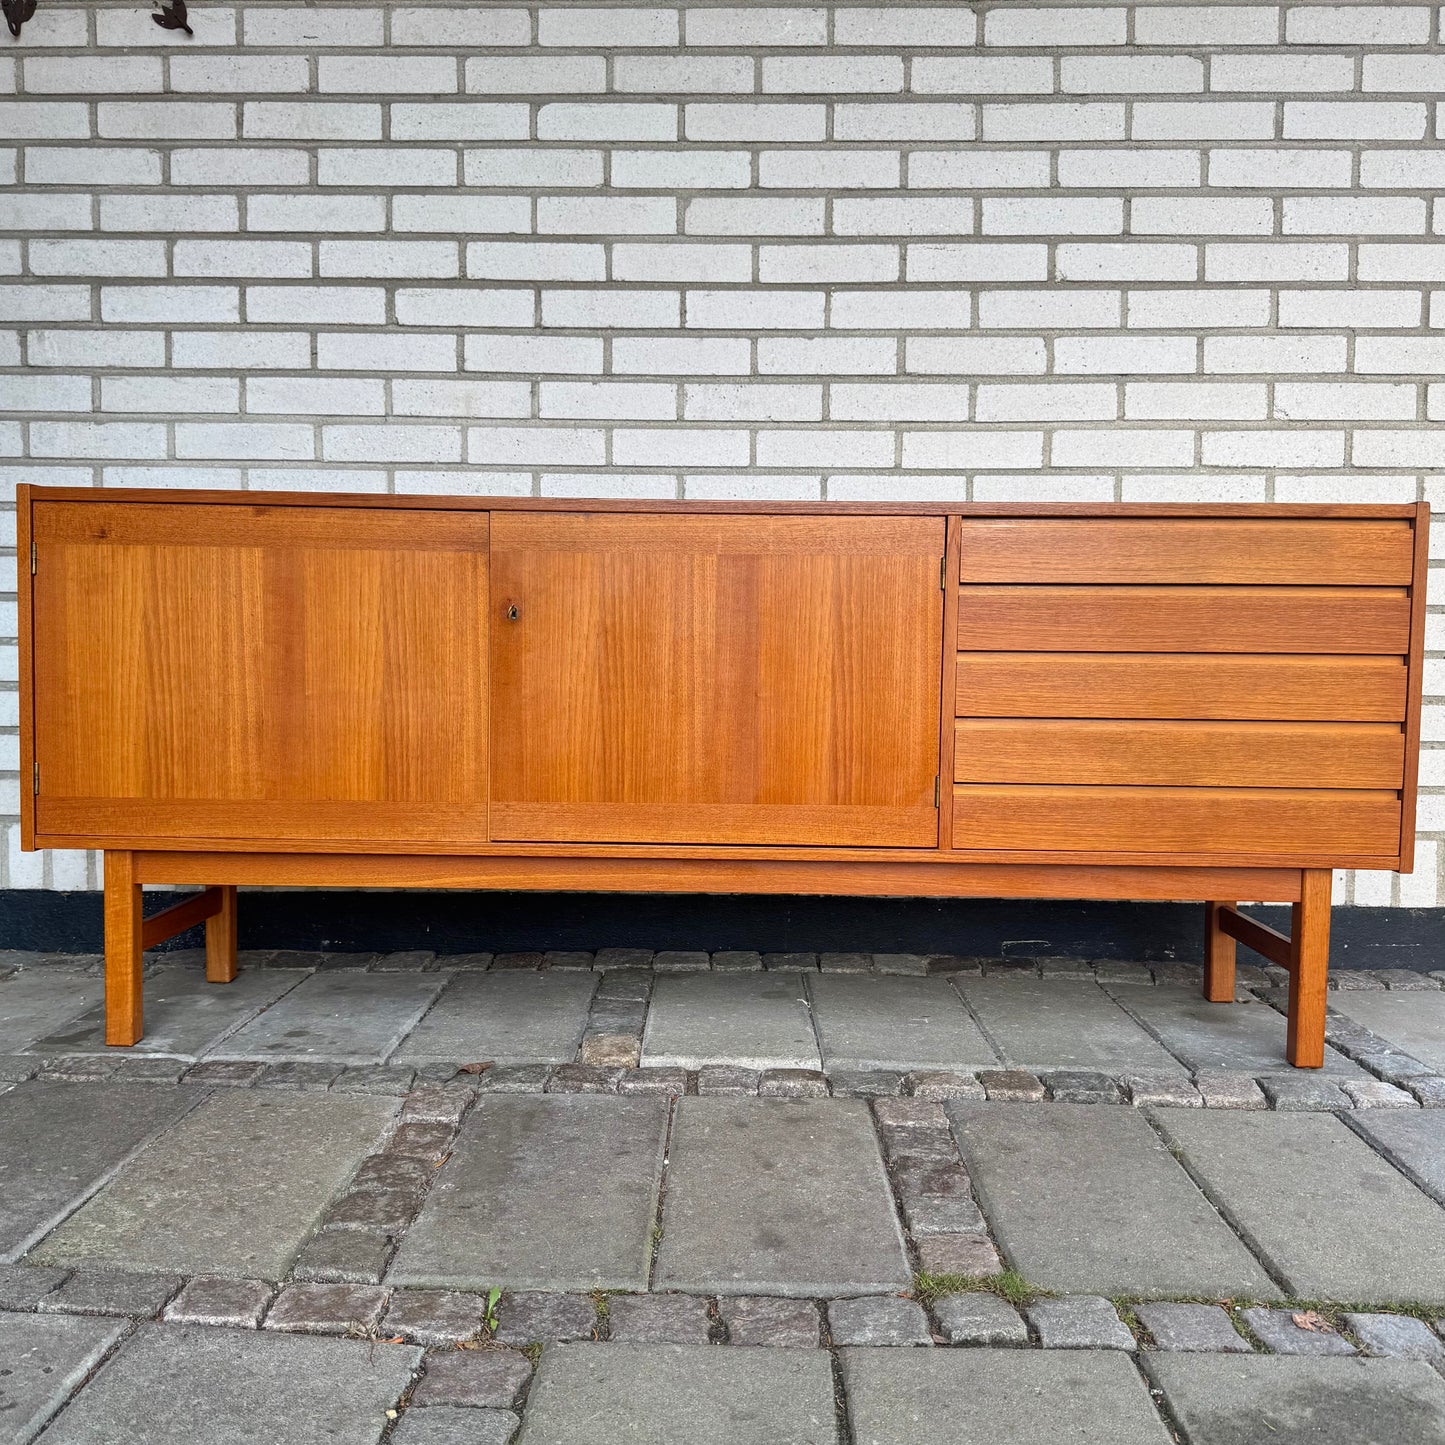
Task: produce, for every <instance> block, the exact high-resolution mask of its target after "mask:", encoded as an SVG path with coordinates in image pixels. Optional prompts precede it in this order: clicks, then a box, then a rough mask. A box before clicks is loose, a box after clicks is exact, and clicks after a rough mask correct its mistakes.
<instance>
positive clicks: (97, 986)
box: [0, 965, 105, 1054]
mask: <svg viewBox="0 0 1445 1445" xmlns="http://www.w3.org/2000/svg"><path fill="white" fill-rule="evenodd" d="M104 993H105V987H104V985H103V984H102V983H101V981H100V979H99V978H94V977H90V976H88V975H86V974H83V973H80V972H78V971H77V970H75V969H69V968H53V967H51V966H49V965H41V966H37V967H35V968H30V969H26V970H25V972H24V973H17V974H13V975H12V976H11V977H9V978H4V979H0V1054H14V1053H19V1051H20V1050H21V1049H23V1048H24V1047H25V1046H26V1045H27V1044H29V1043H31V1042H33V1041H34V1040H35V1039H38V1038H42V1037H43V1036H44V1035H45V1034H48V1033H50V1032H51V1030H52V1029H56V1028H59V1027H60V1026H61V1025H62V1024H64V1023H67V1022H69V1021H70V1020H71V1019H73V1018H75V1017H76V1015H77V1014H83V1013H84V1012H85V1011H86V1010H87V1009H89V1008H92V1007H94V1005H95V1004H97V1003H99V1002H100V1000H101V998H102V997H103V995H104Z"/></svg>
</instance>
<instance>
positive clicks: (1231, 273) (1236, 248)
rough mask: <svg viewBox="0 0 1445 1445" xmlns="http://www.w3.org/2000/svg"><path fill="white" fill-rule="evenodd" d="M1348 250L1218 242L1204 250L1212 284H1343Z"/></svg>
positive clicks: (1328, 245)
mask: <svg viewBox="0 0 1445 1445" xmlns="http://www.w3.org/2000/svg"><path fill="white" fill-rule="evenodd" d="M1349 264H1350V258H1349V248H1348V247H1347V246H1345V245H1343V244H1332V243H1328V242H1321V243H1318V244H1310V243H1307V242H1267V243H1266V242H1261V243H1257V244H1253V245H1251V244H1248V243H1242V244H1234V243H1231V242H1223V241H1221V242H1218V243H1213V244H1210V245H1207V246H1206V247H1205V248H1204V275H1205V279H1206V280H1209V281H1343V280H1345V279H1346V277H1347V276H1348V275H1349Z"/></svg>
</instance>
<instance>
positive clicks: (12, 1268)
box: [0, 1264, 67, 1310]
mask: <svg viewBox="0 0 1445 1445" xmlns="http://www.w3.org/2000/svg"><path fill="white" fill-rule="evenodd" d="M66 1277H67V1271H65V1270H63V1269H45V1268H44V1267H43V1266H40V1265H34V1264H0V1310H28V1309H33V1308H34V1307H35V1304H36V1302H37V1301H39V1300H42V1299H44V1298H45V1296H46V1295H48V1294H49V1293H50V1292H51V1291H52V1290H54V1289H56V1288H57V1287H58V1286H59V1285H60V1284H61V1283H63V1282H64V1280H65V1279H66Z"/></svg>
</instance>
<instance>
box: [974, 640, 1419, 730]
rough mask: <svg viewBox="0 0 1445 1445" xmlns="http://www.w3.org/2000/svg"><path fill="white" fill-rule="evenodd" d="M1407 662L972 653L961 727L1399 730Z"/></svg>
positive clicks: (1193, 655)
mask: <svg viewBox="0 0 1445 1445" xmlns="http://www.w3.org/2000/svg"><path fill="white" fill-rule="evenodd" d="M1408 681H1409V674H1408V673H1407V671H1406V667H1405V659H1404V658H1403V657H1368V656H1355V657H1322V656H1298V655H1290V654H1285V653H1278V654H1275V655H1272V656H1271V655H1268V654H1266V655H1254V656H1251V655H1248V654H1242V653H1235V654H1227V653H1225V654H1219V653H1216V654H1212V655H1209V654H1202V653H1188V652H1186V653H1167V652H1164V653H1117V652H963V653H959V655H958V671H957V675H956V698H955V705H956V708H957V712H958V715H959V716H960V717H1099V718H1244V719H1247V718H1258V719H1266V720H1268V719H1279V720H1290V719H1299V720H1301V721H1308V720H1317V721H1340V722H1400V721H1401V720H1403V719H1404V717H1405V703H1406V695H1407V683H1408Z"/></svg>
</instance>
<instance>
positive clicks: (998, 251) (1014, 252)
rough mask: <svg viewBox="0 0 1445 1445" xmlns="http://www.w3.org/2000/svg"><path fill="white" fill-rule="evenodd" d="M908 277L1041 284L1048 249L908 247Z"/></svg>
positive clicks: (962, 245) (949, 245)
mask: <svg viewBox="0 0 1445 1445" xmlns="http://www.w3.org/2000/svg"><path fill="white" fill-rule="evenodd" d="M907 275H908V279H909V280H910V281H1042V280H1043V279H1044V278H1045V277H1046V276H1047V275H1048V249H1047V247H1045V246H1043V245H1023V244H1020V245H1008V244H1000V243H996V242H995V243H987V242H963V243H959V244H952V243H941V244H937V245H935V244H931V243H926V244H922V245H916V246H910V247H909V248H908V254H907ZM990 294H996V293H990Z"/></svg>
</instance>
